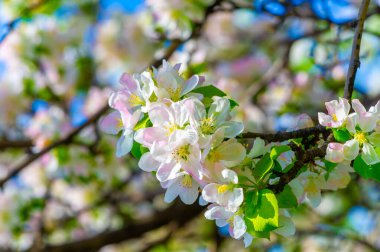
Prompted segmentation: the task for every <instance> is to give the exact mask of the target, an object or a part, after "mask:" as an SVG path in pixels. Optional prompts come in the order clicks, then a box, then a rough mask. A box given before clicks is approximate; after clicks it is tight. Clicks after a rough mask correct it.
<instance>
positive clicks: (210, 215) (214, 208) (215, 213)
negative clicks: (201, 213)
mask: <svg viewBox="0 0 380 252" xmlns="http://www.w3.org/2000/svg"><path fill="white" fill-rule="evenodd" d="M233 214H234V213H232V212H229V211H227V210H226V209H225V208H224V207H221V206H218V205H211V206H210V207H209V209H208V210H207V211H206V212H205V217H206V219H208V220H217V219H224V220H227V219H229V218H230V217H231V216H233Z"/></svg>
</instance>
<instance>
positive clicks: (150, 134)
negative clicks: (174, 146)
mask: <svg viewBox="0 0 380 252" xmlns="http://www.w3.org/2000/svg"><path fill="white" fill-rule="evenodd" d="M166 140H167V136H166V131H165V130H164V129H163V128H159V127H149V128H145V129H140V130H138V131H137V132H136V134H135V141H136V142H138V143H140V144H142V145H144V146H145V147H147V148H150V147H151V146H152V145H153V143H154V142H157V141H166Z"/></svg>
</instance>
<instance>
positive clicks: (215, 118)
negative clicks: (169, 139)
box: [186, 97, 244, 147]
mask: <svg viewBox="0 0 380 252" xmlns="http://www.w3.org/2000/svg"><path fill="white" fill-rule="evenodd" d="M213 100H214V101H213V103H212V104H211V105H210V108H209V109H208V112H206V108H205V105H204V104H203V103H202V102H201V101H200V100H198V99H197V98H192V99H189V101H188V102H187V103H186V106H187V108H188V110H189V112H190V123H191V125H192V126H193V127H194V128H195V129H197V131H198V133H199V145H200V146H201V147H204V146H206V145H207V144H209V143H210V141H211V138H212V136H213V134H215V133H216V132H217V131H222V132H223V133H224V137H225V138H234V137H236V136H237V135H239V134H240V133H241V132H242V131H243V129H244V125H243V123H241V122H235V121H229V117H230V111H231V107H230V101H229V100H228V99H227V98H221V97H214V98H213Z"/></svg>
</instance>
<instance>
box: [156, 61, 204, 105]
mask: <svg viewBox="0 0 380 252" xmlns="http://www.w3.org/2000/svg"><path fill="white" fill-rule="evenodd" d="M180 67H181V64H177V65H175V66H174V67H172V66H171V65H170V64H169V63H168V62H167V61H165V60H164V61H163V63H162V67H161V68H159V69H158V70H157V69H153V78H154V80H155V86H154V93H155V95H156V96H157V100H158V101H159V102H160V101H164V100H165V99H170V100H172V101H174V102H176V101H179V100H180V98H181V97H183V96H184V95H186V94H187V93H189V92H190V91H191V90H193V89H194V88H195V87H197V86H198V85H201V84H202V83H203V81H204V78H203V77H200V76H198V75H193V76H192V77H191V78H190V79H188V80H187V81H185V80H184V79H183V78H182V77H181V76H180V75H179V73H178V71H179V68H180Z"/></svg>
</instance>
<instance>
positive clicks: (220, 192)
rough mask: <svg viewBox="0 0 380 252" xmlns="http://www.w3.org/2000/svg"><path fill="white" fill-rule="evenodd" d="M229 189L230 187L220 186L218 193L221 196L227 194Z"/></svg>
mask: <svg viewBox="0 0 380 252" xmlns="http://www.w3.org/2000/svg"><path fill="white" fill-rule="evenodd" d="M229 189H230V187H229V186H228V185H220V186H219V187H218V193H219V194H222V193H225V192H227V191H228V190H229Z"/></svg>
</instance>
